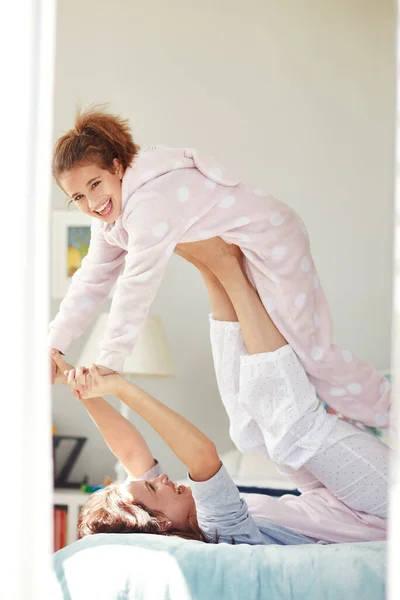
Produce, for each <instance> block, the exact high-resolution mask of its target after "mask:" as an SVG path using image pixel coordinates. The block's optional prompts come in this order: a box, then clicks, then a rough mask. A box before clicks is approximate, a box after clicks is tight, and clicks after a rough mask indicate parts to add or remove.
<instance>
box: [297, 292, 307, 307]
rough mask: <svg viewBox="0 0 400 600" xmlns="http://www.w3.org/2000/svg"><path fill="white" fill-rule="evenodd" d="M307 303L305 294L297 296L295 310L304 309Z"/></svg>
mask: <svg viewBox="0 0 400 600" xmlns="http://www.w3.org/2000/svg"><path fill="white" fill-rule="evenodd" d="M306 301H307V294H298V295H297V296H296V299H295V301H294V304H295V306H296V308H299V309H302V308H304V307H305V305H306Z"/></svg>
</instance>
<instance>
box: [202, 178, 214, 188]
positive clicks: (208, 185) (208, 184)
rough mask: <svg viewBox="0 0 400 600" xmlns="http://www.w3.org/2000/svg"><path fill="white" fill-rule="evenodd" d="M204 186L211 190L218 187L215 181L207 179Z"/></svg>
mask: <svg viewBox="0 0 400 600" xmlns="http://www.w3.org/2000/svg"><path fill="white" fill-rule="evenodd" d="M204 185H205V186H206V188H208V189H209V190H215V188H216V187H217V184H216V182H215V181H212V179H206V180H205V182H204Z"/></svg>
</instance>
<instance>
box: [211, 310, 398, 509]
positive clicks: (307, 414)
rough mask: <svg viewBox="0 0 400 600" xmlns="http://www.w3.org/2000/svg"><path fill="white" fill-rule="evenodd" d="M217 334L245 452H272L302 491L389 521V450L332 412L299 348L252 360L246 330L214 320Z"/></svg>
mask: <svg viewBox="0 0 400 600" xmlns="http://www.w3.org/2000/svg"><path fill="white" fill-rule="evenodd" d="M210 335H211V344H212V352H213V358H214V365H215V371H216V376H217V382H218V388H219V392H220V395H221V398H222V402H223V404H224V406H225V409H226V411H227V413H228V417H229V421H230V436H231V438H232V440H233V442H234V443H235V445H236V446H237V447H238V448H239V450H241V451H242V452H245V451H248V450H254V449H261V448H262V449H265V450H266V451H267V452H268V455H269V457H270V458H271V459H272V460H273V461H274V462H275V463H276V464H277V465H278V466H279V468H280V470H281V471H282V472H284V473H286V474H290V475H291V477H292V478H293V479H294V481H295V483H296V485H297V486H298V488H299V489H300V490H301V491H306V490H309V489H312V488H315V487H320V486H323V487H326V488H327V489H328V490H329V491H330V492H331V493H332V494H333V495H334V496H335V497H336V498H338V499H339V500H341V501H342V502H343V503H344V504H346V505H347V506H349V507H350V508H352V509H354V510H357V511H362V512H365V513H368V514H371V515H376V516H379V517H384V518H385V517H387V512H388V463H389V448H388V447H387V446H386V445H385V444H383V443H382V442H381V441H380V440H378V439H377V438H375V437H374V436H372V435H370V434H369V433H367V432H365V431H362V430H360V429H358V428H357V427H354V426H353V425H351V424H350V423H347V422H345V421H343V420H342V419H339V418H338V417H337V415H332V414H328V413H327V412H326V411H325V409H324V407H323V406H322V404H321V403H320V402H319V400H318V398H317V396H316V393H315V388H314V386H313V385H312V384H311V383H310V381H309V380H308V377H307V375H306V372H305V370H304V368H303V367H302V366H301V364H300V362H299V360H298V358H297V356H296V354H295V352H294V351H293V350H292V348H291V347H290V346H288V345H287V346H284V347H282V348H280V349H279V350H276V351H275V352H269V353H264V354H255V355H249V354H248V353H247V350H246V346H245V344H244V340H243V336H242V333H241V330H240V325H239V323H231V322H225V321H215V320H213V319H211V320H210Z"/></svg>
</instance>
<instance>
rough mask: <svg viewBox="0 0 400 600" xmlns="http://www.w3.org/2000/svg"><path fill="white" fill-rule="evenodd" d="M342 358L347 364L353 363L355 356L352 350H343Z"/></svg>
mask: <svg viewBox="0 0 400 600" xmlns="http://www.w3.org/2000/svg"><path fill="white" fill-rule="evenodd" d="M342 357H343V360H344V362H345V363H351V361H352V360H353V355H352V353H351V352H350V350H342Z"/></svg>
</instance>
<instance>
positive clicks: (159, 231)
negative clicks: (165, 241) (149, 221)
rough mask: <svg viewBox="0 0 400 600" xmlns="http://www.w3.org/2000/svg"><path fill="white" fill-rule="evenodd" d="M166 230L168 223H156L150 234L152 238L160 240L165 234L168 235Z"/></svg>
mask: <svg viewBox="0 0 400 600" xmlns="http://www.w3.org/2000/svg"><path fill="white" fill-rule="evenodd" d="M168 229H169V226H168V223H165V222H162V223H157V225H154V227H153V228H152V230H151V232H152V234H153V235H154V237H157V238H161V237H164V236H165V234H166V233H168Z"/></svg>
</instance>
